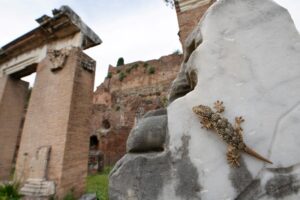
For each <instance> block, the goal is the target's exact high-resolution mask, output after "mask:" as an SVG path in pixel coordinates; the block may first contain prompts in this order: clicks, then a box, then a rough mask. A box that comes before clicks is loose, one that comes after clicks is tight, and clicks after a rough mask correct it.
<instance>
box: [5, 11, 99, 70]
mask: <svg viewBox="0 0 300 200" xmlns="http://www.w3.org/2000/svg"><path fill="white" fill-rule="evenodd" d="M52 12H53V17H49V16H47V15H43V16H42V17H40V18H38V19H37V20H36V21H37V22H38V23H39V24H40V26H38V27H37V28H35V29H33V30H31V31H30V32H28V33H26V34H24V35H23V36H21V37H19V38H17V39H15V40H13V41H12V42H10V43H8V44H7V45H5V46H3V47H2V48H0V65H2V64H3V63H5V62H7V61H9V60H10V59H12V58H14V57H17V56H19V55H21V54H24V53H26V52H29V51H32V50H34V49H36V48H40V47H43V46H45V45H47V44H49V43H53V42H57V41H58V42H59V40H61V39H65V38H68V37H70V38H71V37H72V36H74V37H75V35H76V34H77V33H81V38H80V40H77V41H78V42H77V43H76V44H73V43H72V44H69V45H71V46H73V47H74V46H75V47H80V48H81V49H87V48H90V47H93V46H96V45H99V44H101V43H102V41H101V39H100V38H99V37H98V36H97V35H96V33H95V32H93V31H92V30H91V29H90V28H89V27H88V26H87V25H86V24H85V23H84V22H83V21H82V20H81V19H80V17H79V16H78V15H77V14H76V13H75V12H74V11H73V10H72V9H71V8H70V7H68V6H62V7H61V8H60V9H54V10H53V11H52ZM0 68H1V66H0Z"/></svg>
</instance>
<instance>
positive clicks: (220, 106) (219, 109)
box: [214, 100, 225, 113]
mask: <svg viewBox="0 0 300 200" xmlns="http://www.w3.org/2000/svg"><path fill="white" fill-rule="evenodd" d="M214 109H216V111H217V112H218V113H222V112H224V110H225V107H224V105H223V101H219V100H217V101H216V102H215V103H214Z"/></svg>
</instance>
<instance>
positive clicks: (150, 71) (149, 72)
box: [147, 66, 155, 74]
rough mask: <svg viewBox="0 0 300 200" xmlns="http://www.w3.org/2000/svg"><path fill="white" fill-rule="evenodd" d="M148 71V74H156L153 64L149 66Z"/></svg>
mask: <svg viewBox="0 0 300 200" xmlns="http://www.w3.org/2000/svg"><path fill="white" fill-rule="evenodd" d="M147 71H148V74H154V73H155V68H154V67H152V66H151V67H149V68H148V70H147Z"/></svg>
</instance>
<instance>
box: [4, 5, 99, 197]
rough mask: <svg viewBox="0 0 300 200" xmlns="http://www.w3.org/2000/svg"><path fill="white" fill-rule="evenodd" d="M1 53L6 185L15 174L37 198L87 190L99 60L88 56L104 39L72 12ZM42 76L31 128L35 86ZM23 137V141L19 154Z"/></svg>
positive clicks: (44, 21) (43, 23)
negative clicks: (33, 75)
mask: <svg viewBox="0 0 300 200" xmlns="http://www.w3.org/2000/svg"><path fill="white" fill-rule="evenodd" d="M36 21H37V22H38V23H39V26H38V27H37V28H35V29H33V30H32V31H30V32H28V33H26V34H25V35H23V36H21V37H19V38H17V39H15V40H14V41H12V42H10V43H9V44H7V45H5V46H3V47H2V48H1V51H0V124H1V126H0V137H1V138H5V139H1V140H0V152H1V154H0V180H8V179H9V177H10V175H11V173H13V162H14V156H15V155H16V154H17V155H18V156H17V158H16V168H15V180H16V181H17V182H20V183H21V186H22V189H21V192H22V193H23V194H25V195H26V196H27V197H28V198H29V199H32V198H37V197H39V198H46V197H49V196H51V195H55V196H56V197H58V198H62V197H63V196H64V195H65V194H66V193H67V192H69V191H71V190H74V194H75V195H76V196H79V195H81V194H82V193H83V192H84V190H85V178H86V175H87V164H88V151H89V138H88V137H87V136H88V134H89V132H90V127H89V124H88V122H89V118H90V116H91V112H92V98H93V85H94V73H95V61H94V60H93V59H92V58H90V57H89V56H87V55H86V54H85V53H84V52H83V50H84V49H87V48H90V47H93V46H96V45H99V44H100V43H101V40H100V38H99V37H98V36H97V35H96V34H95V33H94V32H93V31H92V30H91V29H90V28H89V27H88V26H87V25H85V24H84V22H83V21H81V19H80V17H79V16H78V15H77V14H76V13H75V12H74V11H73V10H72V9H70V8H69V7H67V6H62V7H61V8H60V9H54V10H53V17H49V16H47V15H43V16H42V17H40V18H39V19H37V20H36ZM34 72H36V80H35V83H34V87H33V89H32V93H31V98H30V102H29V104H28V108H27V113H26V116H25V121H24V122H23V117H24V116H23V115H24V108H25V104H26V98H27V94H28V83H26V82H24V81H22V80H20V78H22V77H24V76H26V75H29V74H31V73H34ZM18 138H21V140H20V145H19V150H18V152H17V148H16V147H17V146H18ZM37 188H38V189H37Z"/></svg>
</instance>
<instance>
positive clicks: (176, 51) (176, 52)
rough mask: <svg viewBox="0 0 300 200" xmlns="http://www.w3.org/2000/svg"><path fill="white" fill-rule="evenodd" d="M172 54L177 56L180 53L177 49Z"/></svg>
mask: <svg viewBox="0 0 300 200" xmlns="http://www.w3.org/2000/svg"><path fill="white" fill-rule="evenodd" d="M173 54H177V55H179V54H181V51H180V50H179V49H177V50H175V51H174V52H173Z"/></svg>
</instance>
